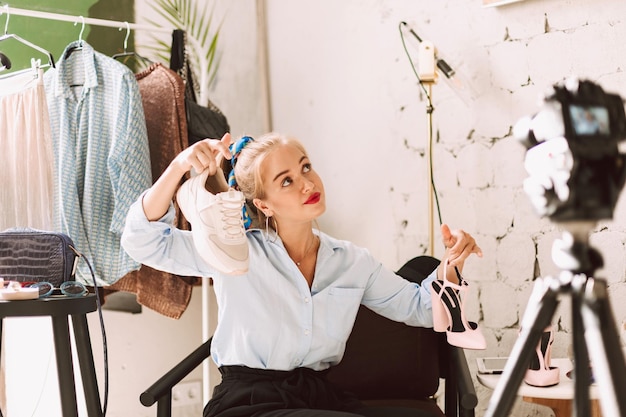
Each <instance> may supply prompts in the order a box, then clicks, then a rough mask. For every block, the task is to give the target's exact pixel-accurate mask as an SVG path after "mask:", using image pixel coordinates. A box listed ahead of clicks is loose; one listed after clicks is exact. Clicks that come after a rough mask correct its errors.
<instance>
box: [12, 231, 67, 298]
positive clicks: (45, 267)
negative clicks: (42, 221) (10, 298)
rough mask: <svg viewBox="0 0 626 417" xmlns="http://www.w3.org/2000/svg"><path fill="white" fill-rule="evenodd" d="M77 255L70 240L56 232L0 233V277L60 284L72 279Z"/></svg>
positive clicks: (57, 285)
mask: <svg viewBox="0 0 626 417" xmlns="http://www.w3.org/2000/svg"><path fill="white" fill-rule="evenodd" d="M77 257H78V254H77V252H76V249H75V248H74V242H72V239H71V238H70V237H69V236H67V235H65V234H63V233H57V232H49V231H44V230H36V229H17V228H16V229H7V230H5V231H3V232H0V278H4V279H5V280H11V281H19V282H40V281H47V282H50V283H51V284H53V285H54V286H55V287H59V286H60V285H61V284H62V283H63V282H64V281H72V280H73V279H74V278H73V277H74V273H75V268H76V262H77Z"/></svg>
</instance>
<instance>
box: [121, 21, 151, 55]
mask: <svg viewBox="0 0 626 417" xmlns="http://www.w3.org/2000/svg"><path fill="white" fill-rule="evenodd" d="M124 23H125V24H126V37H125V38H124V52H122V53H119V54H115V55H113V56H112V58H113V59H120V58H128V57H135V58H136V59H137V60H138V61H140V62H141V63H143V64H146V65H152V64H153V62H152V61H150V60H149V59H147V58H144V57H142V56H141V55H139V54H138V53H137V52H134V51H127V48H128V37H129V36H130V25H129V24H128V22H124ZM119 30H122V28H120V29H119ZM123 62H124V63H126V60H124V61H123Z"/></svg>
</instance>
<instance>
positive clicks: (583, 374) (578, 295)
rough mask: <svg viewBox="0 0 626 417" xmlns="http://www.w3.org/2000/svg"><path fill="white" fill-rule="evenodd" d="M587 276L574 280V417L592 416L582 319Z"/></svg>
mask: <svg viewBox="0 0 626 417" xmlns="http://www.w3.org/2000/svg"><path fill="white" fill-rule="evenodd" d="M586 282H587V277H586V276H585V275H582V274H580V275H576V276H575V277H574V278H573V279H572V286H571V287H572V339H573V350H574V365H575V369H574V394H575V395H574V401H573V403H574V413H573V414H572V415H573V416H576V417H579V416H580V417H583V416H585V417H586V416H590V415H591V411H590V402H589V380H590V379H591V372H590V370H589V366H588V365H589V352H588V350H587V345H586V344H585V327H584V323H583V318H582V313H581V312H582V308H583V307H582V305H583V297H584V285H585V283H586Z"/></svg>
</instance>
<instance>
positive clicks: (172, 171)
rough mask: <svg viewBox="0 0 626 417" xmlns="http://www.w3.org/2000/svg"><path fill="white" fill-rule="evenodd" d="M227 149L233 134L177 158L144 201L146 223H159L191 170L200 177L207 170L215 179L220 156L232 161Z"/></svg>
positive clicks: (206, 141)
mask: <svg viewBox="0 0 626 417" xmlns="http://www.w3.org/2000/svg"><path fill="white" fill-rule="evenodd" d="M228 145H230V133H226V134H225V135H224V136H223V137H222V139H219V140H218V139H204V140H201V141H200V142H196V143H194V144H193V145H191V146H190V147H188V148H187V149H185V150H183V151H182V152H181V153H179V154H178V155H176V157H175V158H174V159H173V160H172V162H171V163H170V164H169V165H168V167H167V168H166V169H165V171H164V172H163V174H161V176H160V177H159V178H158V179H157V180H156V181H155V182H154V184H152V187H150V189H149V190H148V192H147V193H146V194H145V195H144V197H143V200H142V205H143V211H144V213H145V214H146V217H147V219H148V220H150V221H153V220H157V219H159V218H161V217H162V216H163V215H164V214H165V213H166V212H167V209H168V208H169V205H170V203H171V201H172V199H173V198H174V193H176V190H177V189H178V186H179V185H180V180H181V178H183V176H184V175H185V174H186V173H187V172H188V171H190V170H191V169H192V168H193V169H194V170H195V171H196V173H197V174H200V173H201V172H202V171H204V170H205V169H208V170H209V174H210V175H215V173H216V172H217V167H218V165H217V164H218V162H217V158H218V156H219V157H222V156H223V157H224V158H227V159H231V154H230V150H229V149H228Z"/></svg>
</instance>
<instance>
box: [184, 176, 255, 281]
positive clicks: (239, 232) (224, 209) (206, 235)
mask: <svg viewBox="0 0 626 417" xmlns="http://www.w3.org/2000/svg"><path fill="white" fill-rule="evenodd" d="M208 174H209V171H208V170H204V171H203V172H202V173H200V174H199V175H196V176H194V177H192V178H190V179H189V180H187V181H185V182H184V183H183V185H181V186H180V188H179V190H178V192H177V193H176V201H177V202H178V205H179V206H180V209H181V211H182V212H183V215H184V216H185V217H186V218H187V220H188V221H189V223H191V234H192V236H193V242H194V244H195V246H196V250H197V251H198V253H199V254H200V256H201V257H202V259H204V260H205V261H206V262H207V263H208V264H209V265H212V266H213V267H215V268H216V269H218V270H219V271H221V272H223V273H225V274H232V275H238V274H244V273H246V272H247V271H248V240H247V239H246V233H245V229H244V226H243V218H242V214H241V209H242V207H243V204H244V202H245V198H244V197H243V193H242V192H241V191H236V190H233V189H229V190H228V191H224V192H220V193H217V194H215V195H214V194H211V193H210V192H208V191H207V189H206V187H205V184H206V181H207V177H208ZM218 175H219V173H218Z"/></svg>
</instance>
